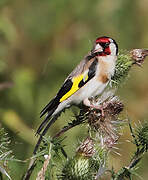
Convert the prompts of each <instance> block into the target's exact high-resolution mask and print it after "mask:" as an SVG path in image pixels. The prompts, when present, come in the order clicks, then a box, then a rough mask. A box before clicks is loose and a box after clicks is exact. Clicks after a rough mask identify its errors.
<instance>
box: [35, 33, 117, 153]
mask: <svg viewBox="0 0 148 180" xmlns="http://www.w3.org/2000/svg"><path fill="white" fill-rule="evenodd" d="M117 55H118V45H117V43H116V41H115V40H114V39H112V38H110V37H107V36H102V37H98V38H97V39H96V40H95V41H94V44H93V48H92V50H91V51H90V52H89V53H88V54H87V55H86V56H85V57H84V58H83V59H82V60H81V61H80V63H79V64H78V65H77V66H76V68H75V69H74V70H73V71H72V72H71V73H70V74H69V75H68V77H67V78H66V79H65V81H64V83H63V85H62V86H61V88H60V90H59V91H58V93H57V94H56V96H55V97H54V98H53V99H52V100H51V101H50V102H49V103H48V104H47V105H46V106H45V107H44V108H43V110H42V111H41V113H40V118H42V116H44V115H46V116H45V119H44V120H43V122H42V123H41V124H40V126H39V128H38V129H37V133H36V134H39V135H40V138H39V140H38V142H37V144H36V146H35V149H34V154H35V153H36V151H37V149H38V147H39V144H40V143H41V141H42V137H43V136H44V135H45V134H46V132H47V130H48V129H49V128H50V126H51V125H52V124H53V123H54V122H55V121H56V119H57V118H56V117H57V116H58V115H59V114H60V113H61V112H62V111H64V110H65V109H67V108H69V107H71V106H72V105H80V104H81V103H82V104H83V105H85V106H88V107H92V108H95V109H99V108H100V107H98V105H96V104H93V103H92V102H91V101H90V99H91V98H92V97H96V96H98V95H100V94H102V93H103V91H104V89H105V88H106V87H107V85H108V83H109V82H110V80H111V77H112V76H113V75H114V72H115V64H116V60H117Z"/></svg>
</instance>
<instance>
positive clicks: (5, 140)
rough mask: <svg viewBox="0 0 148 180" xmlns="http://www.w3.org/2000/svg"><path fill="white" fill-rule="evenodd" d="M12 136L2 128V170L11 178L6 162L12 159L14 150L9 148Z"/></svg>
mask: <svg viewBox="0 0 148 180" xmlns="http://www.w3.org/2000/svg"><path fill="white" fill-rule="evenodd" d="M10 142H11V141H10V138H9V137H8V134H7V133H6V132H5V131H4V129H3V128H1V129H0V172H1V173H2V174H5V175H6V176H7V177H8V178H9V179H11V178H10V176H9V174H8V173H7V172H6V170H5V166H6V164H7V163H6V162H7V161H8V160H12V159H13V156H12V151H11V150H9V144H10Z"/></svg>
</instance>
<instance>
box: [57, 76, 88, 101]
mask: <svg viewBox="0 0 148 180" xmlns="http://www.w3.org/2000/svg"><path fill="white" fill-rule="evenodd" d="M87 79H88V74H86V75H84V74H80V75H79V76H76V77H74V78H73V79H72V82H73V85H72V87H71V89H70V90H69V91H68V92H67V93H66V94H65V95H64V96H63V97H62V98H61V99H60V102H62V101H64V100H66V99H67V98H69V97H70V96H71V95H72V94H74V93H75V92H76V91H78V90H79V89H80V87H79V83H80V82H81V81H82V80H83V81H84V82H85V81H87Z"/></svg>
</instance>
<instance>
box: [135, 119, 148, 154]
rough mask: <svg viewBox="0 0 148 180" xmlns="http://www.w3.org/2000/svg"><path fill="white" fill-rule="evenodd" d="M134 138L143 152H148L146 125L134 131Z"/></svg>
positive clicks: (147, 124) (147, 129) (147, 126)
mask: <svg viewBox="0 0 148 180" xmlns="http://www.w3.org/2000/svg"><path fill="white" fill-rule="evenodd" d="M136 137H137V142H138V145H139V146H140V147H141V148H142V149H143V151H145V152H146V151H147V150H148V123H147V122H145V123H144V124H143V125H142V126H139V127H138V128H137V129H136Z"/></svg>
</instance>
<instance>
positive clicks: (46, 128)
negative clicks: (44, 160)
mask: <svg viewBox="0 0 148 180" xmlns="http://www.w3.org/2000/svg"><path fill="white" fill-rule="evenodd" d="M57 118H58V115H56V116H54V117H53V118H52V119H51V120H50V122H49V123H48V124H47V126H46V127H45V129H44V130H43V132H42V133H41V135H40V137H39V139H38V142H37V144H36V146H35V148H34V151H33V154H36V152H37V150H38V147H39V145H40V143H41V141H42V139H43V136H44V135H45V134H46V132H47V131H48V129H49V127H50V126H51V125H52V124H53V123H54V122H55V121H56V120H57ZM45 120H46V119H45ZM47 122H48V121H47ZM47 122H46V123H47ZM44 126H45V124H44Z"/></svg>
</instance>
